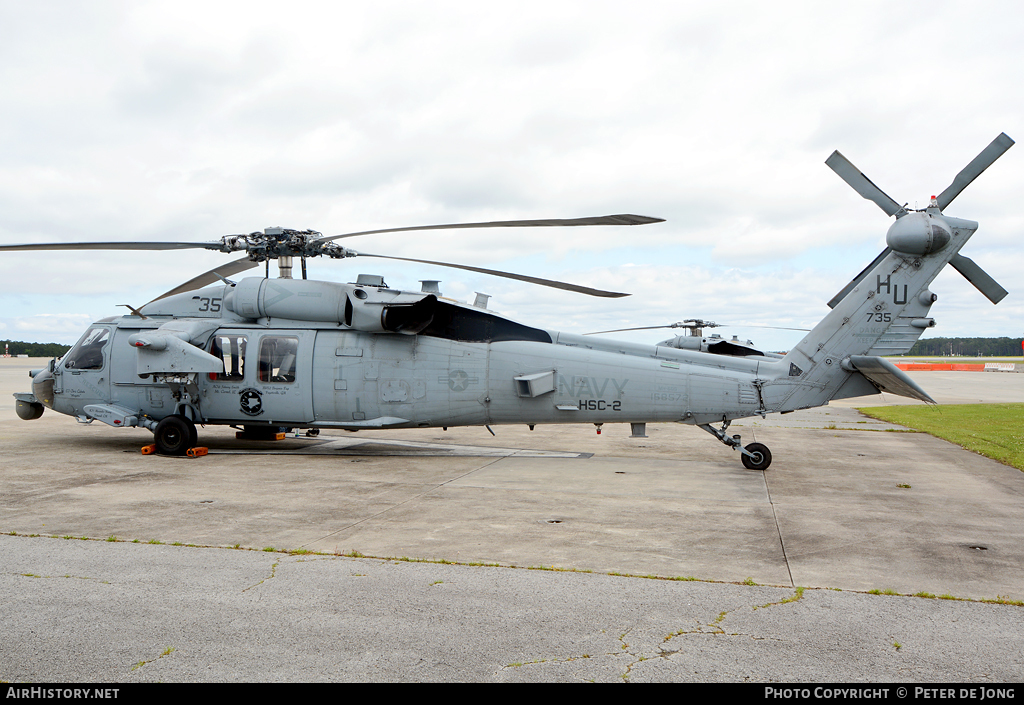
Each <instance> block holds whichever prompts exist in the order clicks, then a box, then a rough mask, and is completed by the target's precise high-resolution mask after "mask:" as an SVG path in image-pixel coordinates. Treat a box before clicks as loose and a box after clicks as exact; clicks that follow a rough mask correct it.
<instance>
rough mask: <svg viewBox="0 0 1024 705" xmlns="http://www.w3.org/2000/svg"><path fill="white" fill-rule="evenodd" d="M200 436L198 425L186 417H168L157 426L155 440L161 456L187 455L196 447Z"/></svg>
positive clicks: (154, 433)
mask: <svg viewBox="0 0 1024 705" xmlns="http://www.w3.org/2000/svg"><path fill="white" fill-rule="evenodd" d="M198 438H199V434H198V432H197V431H196V425H195V424H194V423H192V422H191V421H190V420H188V419H187V418H185V417H184V416H168V417H166V418H164V419H162V420H161V421H160V423H158V424H157V425H156V429H155V430H154V431H153V439H154V440H155V442H156V452H157V453H159V454H160V455H185V452H186V451H187V450H188V449H189V448H193V447H195V445H196V441H197V440H198Z"/></svg>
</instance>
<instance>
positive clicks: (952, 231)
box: [765, 134, 1013, 411]
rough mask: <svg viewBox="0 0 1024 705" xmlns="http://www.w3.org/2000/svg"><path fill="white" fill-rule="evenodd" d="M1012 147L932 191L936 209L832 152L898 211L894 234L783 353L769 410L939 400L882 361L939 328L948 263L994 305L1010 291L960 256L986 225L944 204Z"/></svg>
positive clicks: (995, 149)
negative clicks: (878, 182)
mask: <svg viewBox="0 0 1024 705" xmlns="http://www.w3.org/2000/svg"><path fill="white" fill-rule="evenodd" d="M1012 145H1013V140H1011V139H1010V138H1009V137H1007V136H1006V135H1005V134H1001V135H1000V136H999V137H997V138H996V139H995V140H994V141H993V142H992V144H990V145H989V146H988V147H987V148H986V149H985V150H983V151H982V153H981V154H979V155H978V156H977V157H976V158H975V159H974V160H973V161H972V162H971V163H970V164H969V165H968V166H967V168H965V169H964V170H963V171H961V172H960V173H959V174H958V175H957V177H956V179H955V180H954V183H953V184H952V185H951V186H950V187H949V188H947V189H946V190H945V191H943V192H942V197H941V198H936V197H934V196H933V197H932V200H931V203H930V205H929V207H928V208H926V209H925V210H923V211H913V212H909V211H907V210H905V209H904V208H902V207H899V206H898V205H897V204H896V202H895V201H893V200H892V199H891V198H889V197H888V196H887V195H885V194H884V193H883V192H882V191H881V189H879V188H878V187H877V186H875V185H874V184H873V183H872V182H871V181H870V180H869V179H867V177H865V176H864V175H863V174H862V173H861V172H860V171H858V170H857V169H856V167H854V166H853V165H852V164H851V163H850V162H849V161H848V160H846V158H845V157H842V155H839V158H837V157H836V154H838V153H836V154H833V155H832V157H830V158H829V162H828V163H829V166H831V167H832V168H833V169H835V170H836V172H837V173H838V174H839V175H840V176H841V177H842V178H843V179H844V180H845V181H847V183H850V184H851V186H853V187H854V188H855V189H856V190H857V191H858V193H861V195H863V196H864V197H865V198H868V199H870V200H872V201H874V202H875V203H877V204H879V207H881V208H882V210H883V211H885V212H886V213H887V214H888V215H895V216H896V222H895V223H893V224H892V225H891V226H890V228H889V232H888V233H887V235H886V245H887V247H886V249H885V250H883V251H882V253H881V254H879V255H878V257H876V258H875V259H874V261H873V262H872V263H871V264H869V265H868V266H867V267H865V268H864V269H863V270H862V271H861V272H860V274H858V275H857V276H856V277H854V279H853V280H852V281H851V282H850V283H849V284H848V285H847V286H846V287H844V288H843V290H842V291H840V292H839V294H837V295H836V296H835V297H833V299H832V300H831V301H829V306H830V307H831V308H832V310H831V311H830V312H829V313H828V315H826V316H825V318H824V319H822V321H821V322H820V323H819V324H818V325H817V326H815V327H814V329H813V330H812V331H811V332H810V333H809V334H808V335H807V336H806V337H805V338H804V339H803V340H801V341H800V342H799V343H798V344H797V345H796V346H795V347H794V348H793V349H792V350H791V351H790V352H789V353H788V354H787V355H786V356H785V357H784V358H783V360H782V364H781V365H780V366H779V368H780V369H779V376H778V377H777V378H776V379H774V380H772V381H770V382H766V384H765V394H766V401H767V400H769V399H770V400H771V403H769V404H767V406H768V407H769V408H772V409H773V410H778V411H787V410H792V409H803V408H808V407H812V406H820V405H822V404H825V403H827V402H828V400H829V399H834V398H842V397H849V396H859V395H862V394H869V393H873V392H874V391H875V390H876V389H878V388H884V389H887V391H892V392H894V393H896V394H903V395H905V396H911V397H914V398H917V399H922V400H924V401H931V397H928V395H927V394H926V393H925V392H924V390H922V389H921V388H920V387H918V386H917V385H916V384H914V383H913V382H912V381H911V380H910V378H909V377H907V376H906V375H903V374H902V373H901V372H899V370H897V369H896V368H895V367H894V366H893V365H891V363H887V362H886V361H884V360H881V359H880V357H881V356H883V355H899V354H903V353H906V352H908V351H909V350H910V348H911V347H913V345H914V343H915V342H916V341H917V339H918V338H919V337H920V336H921V334H922V333H923V332H924V331H925V330H926V329H928V328H930V327H931V326H933V325H935V321H934V320H932V319H931V318H930V317H929V316H928V314H929V310H930V309H931V305H932V303H933V302H934V301H935V300H936V298H937V297H936V296H935V294H933V293H932V292H931V291H930V290H929V289H928V286H929V285H930V284H931V283H932V281H933V280H934V279H935V277H936V276H938V274H939V272H941V271H942V269H943V268H944V267H945V266H946V265H947V264H952V265H953V267H954V268H955V269H957V271H959V272H960V273H961V274H963V275H964V276H965V277H967V279H968V281H970V282H971V283H972V284H974V286H975V287H977V288H978V290H979V291H981V292H982V293H983V294H984V295H985V296H986V297H988V298H989V300H991V301H992V302H993V303H998V302H999V301H1000V300H1001V299H1002V298H1003V297H1004V296H1005V295H1006V290H1005V289H1003V288H1002V287H1001V286H999V284H998V283H996V281H995V280H994V279H992V277H990V276H989V275H988V274H986V273H985V272H984V271H983V270H982V269H981V268H980V267H978V266H977V265H976V264H974V262H972V261H971V260H969V259H967V258H966V257H963V256H962V255H960V254H959V253H960V249H961V248H962V247H963V246H964V245H965V244H966V243H967V241H968V240H969V239H970V238H971V236H972V235H973V234H974V233H975V231H976V230H977V229H978V224H977V223H976V222H974V221H971V220H961V219H959V218H952V217H948V216H945V215H943V214H942V208H944V207H945V206H946V205H948V204H949V202H950V201H952V200H953V198H954V197H955V196H956V195H957V194H959V193H960V191H962V190H963V188H964V187H965V186H966V185H967V184H969V183H970V182H971V181H973V180H974V179H975V178H976V177H977V176H978V175H979V174H981V172H982V171H984V170H985V169H986V168H988V166H990V165H991V164H992V162H994V161H995V160H996V159H998V158H999V156H1001V155H1002V154H1003V153H1004V152H1005V151H1006V150H1007V149H1009V148H1010V147H1011V146H1012ZM890 368H891V369H890ZM869 382H870V383H869Z"/></svg>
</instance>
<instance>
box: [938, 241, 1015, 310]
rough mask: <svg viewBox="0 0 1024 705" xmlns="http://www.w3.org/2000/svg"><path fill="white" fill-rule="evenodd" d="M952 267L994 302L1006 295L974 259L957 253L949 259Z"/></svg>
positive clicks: (1004, 290)
mask: <svg viewBox="0 0 1024 705" xmlns="http://www.w3.org/2000/svg"><path fill="white" fill-rule="evenodd" d="M949 263H950V264H951V265H953V269H955V270H956V271H958V272H960V273H961V274H963V275H964V279H966V280H967V281H969V282H970V283H971V284H973V285H974V288H976V289H977V290H978V291H980V292H981V293H982V294H984V295H985V298H986V299H988V300H989V301H991V302H992V303H994V304H997V303H999V302H1000V301H1002V300H1003V298H1004V297H1005V296H1006V294H1007V291H1006V289H1004V288H1003V287H1001V286H999V282H997V281H996V280H995V279H993V278H992V277H990V276H989V274H988V272H986V271H985V270H984V269H982V268H981V267H979V266H978V265H977V263H975V261H974V260H972V259H970V258H969V257H964V256H963V255H961V254H959V253H957V254H955V255H953V259H951V260H950V261H949Z"/></svg>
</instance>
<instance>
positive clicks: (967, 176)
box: [935, 132, 1013, 283]
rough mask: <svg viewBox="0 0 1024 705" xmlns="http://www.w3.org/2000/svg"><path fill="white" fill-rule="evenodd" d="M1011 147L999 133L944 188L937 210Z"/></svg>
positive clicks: (1011, 142)
mask: <svg viewBox="0 0 1024 705" xmlns="http://www.w3.org/2000/svg"><path fill="white" fill-rule="evenodd" d="M1012 146H1013V140H1012V139H1010V138H1009V137H1007V136H1006V133H1005V132H1002V133H1000V135H999V136H998V137H996V138H995V139H994V140H992V142H991V143H989V145H988V147H985V149H983V150H981V154H979V155H978V156H976V157H975V158H974V159H972V160H971V163H970V164H968V165H967V166H965V167H964V168H963V171H961V172H960V173H959V174H957V175H956V178H955V179H953V183H951V184H950V185H949V186H948V187H946V190H945V191H943V192H942V193H940V194H939V195H938V196H937V197H936V199H935V200H936V201H937V202H938V204H939V210H940V211H941V210H945V209H946V206H948V205H949V204H950V201H952V200H953V199H954V198H956V197H957V196H959V195H960V192H961V191H963V190H964V189H965V188H967V186H968V185H969V184H970V183H971V182H972V181H974V180H975V179H976V178H978V176H979V175H980V174H981V172H983V171H985V170H986V169H988V168H989V167H990V166H992V163H993V162H995V160H996V159H999V157H1001V156H1003V153H1004V152H1006V150H1008V149H1009V148H1010V147H1012ZM965 276H966V275H965ZM972 283H973V282H972Z"/></svg>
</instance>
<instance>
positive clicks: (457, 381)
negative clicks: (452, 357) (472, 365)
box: [437, 370, 480, 392]
mask: <svg viewBox="0 0 1024 705" xmlns="http://www.w3.org/2000/svg"><path fill="white" fill-rule="evenodd" d="M437 381H438V382H440V383H441V384H444V383H446V382H447V383H448V389H450V390H452V391H453V392H464V391H466V389H467V388H469V385H471V384H477V383H478V382H479V381H480V378H479V377H470V376H469V373H467V372H466V371H465V370H452V371H451V372H449V373H448V375H447V376H446V377H438V378H437Z"/></svg>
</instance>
